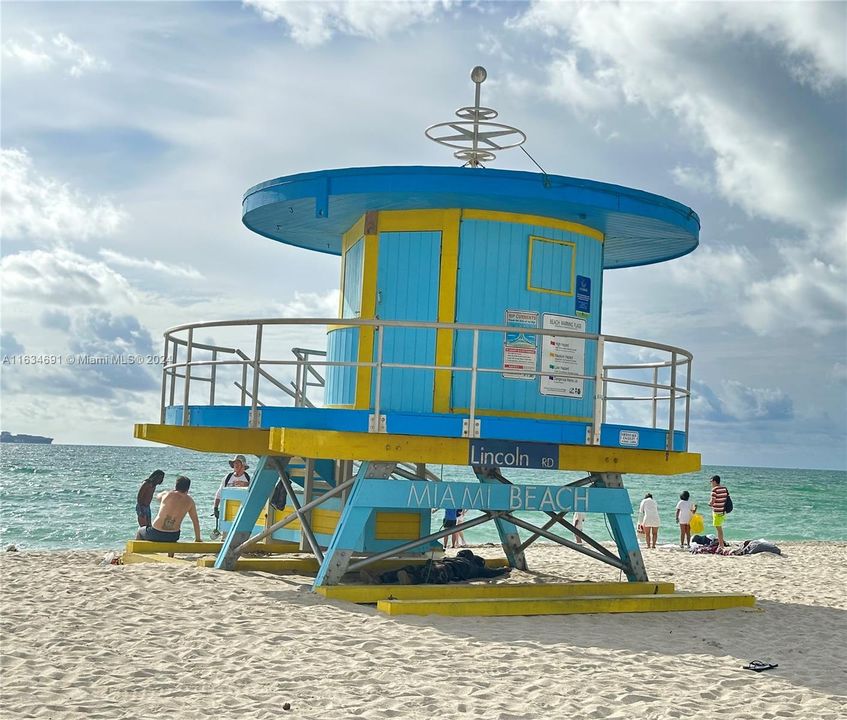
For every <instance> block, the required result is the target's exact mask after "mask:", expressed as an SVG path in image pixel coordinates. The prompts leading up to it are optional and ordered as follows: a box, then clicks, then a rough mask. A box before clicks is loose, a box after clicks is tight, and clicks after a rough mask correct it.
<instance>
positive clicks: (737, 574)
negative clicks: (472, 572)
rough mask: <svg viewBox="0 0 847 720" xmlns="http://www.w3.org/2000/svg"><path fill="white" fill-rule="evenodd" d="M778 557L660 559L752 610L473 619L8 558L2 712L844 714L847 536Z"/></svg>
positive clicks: (673, 573) (218, 719) (681, 577)
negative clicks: (398, 613)
mask: <svg viewBox="0 0 847 720" xmlns="http://www.w3.org/2000/svg"><path fill="white" fill-rule="evenodd" d="M781 547H782V548H783V551H784V552H785V556H784V557H778V556H774V555H767V554H762V555H756V556H751V557H715V556H692V555H688V554H684V553H679V552H670V551H664V550H662V549H659V550H650V551H645V562H646V565H647V568H648V571H649V573H650V577H651V579H652V580H671V581H673V582H675V583H676V584H677V588H678V589H680V590H708V591H727V592H734V591H737V592H752V593H754V594H755V595H756V596H757V598H758V607H757V608H756V609H735V610H722V611H712V612H689V613H657V614H628V615H576V616H560V617H529V618H523V617H521V618H464V619H459V618H443V617H414V618H390V617H387V616H384V615H380V614H379V613H377V611H376V610H375V609H374V608H372V607H366V606H355V605H351V604H346V603H342V602H331V601H326V600H323V599H322V598H320V597H319V596H316V595H314V594H312V593H311V592H309V591H308V583H309V579H308V578H302V577H296V576H274V575H267V574H263V573H249V574H235V573H226V572H217V571H213V570H201V569H198V568H195V567H185V566H173V565H170V566H169V565H152V564H150V565H147V564H144V565H129V566H101V565H98V561H100V560H101V559H102V555H103V554H102V553H85V552H19V553H1V554H0V572H1V573H2V575H1V576H0V578H1V579H2V595H1V596H0V629H2V636H0V638H2V647H1V648H0V649H2V667H0V681H2V690H1V691H0V716H2V717H3V718H4V720H8V719H10V718H22V717H39V718H109V719H113V718H161V719H164V718H180V719H182V718H214V719H215V720H224V719H226V718H239V719H241V718H278V717H280V716H281V717H291V718H315V719H320V720H334V719H341V718H422V719H423V718H427V719H429V718H448V717H449V718H454V717H459V718H464V717H466V718H486V720H512V719H517V718H521V719H523V718H551V719H555V718H708V719H710V720H711V719H713V718H751V719H755V720H766V719H767V718H815V719H826V718H833V719H834V718H844V717H847V670H845V668H847V652H845V644H847V543H838V544H832V543H829V544H823V543H781ZM498 550H499V549H498V548H490V547H488V548H483V549H482V550H480V551H479V552H481V553H482V554H487V555H490V556H493V555H496V554H497V553H498ZM528 559H529V562H530V564H531V566H532V568H533V570H534V572H533V573H517V572H516V573H514V577H513V579H512V580H513V581H543V580H545V579H550V578H559V579H574V580H586V579H592V580H609V579H617V577H618V573H617V571H614V570H613V569H611V568H607V567H606V566H603V565H600V564H598V563H595V562H593V561H590V560H586V559H584V558H582V557H581V556H580V555H578V554H576V553H574V552H572V551H569V550H567V549H563V548H559V547H556V546H550V545H534V546H533V547H531V548H530V549H529V551H528ZM754 659H758V660H765V661H770V662H775V663H779V667H778V668H777V669H775V670H771V671H768V672H763V673H753V672H750V671H748V670H743V669H742V668H741V666H742V665H743V664H745V663H747V662H748V661H750V660H754ZM286 702H287V703H290V706H291V707H290V710H289V711H286V710H284V709H283V704H284V703H286Z"/></svg>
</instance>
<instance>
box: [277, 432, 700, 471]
mask: <svg viewBox="0 0 847 720" xmlns="http://www.w3.org/2000/svg"><path fill="white" fill-rule="evenodd" d="M469 442H470V441H469V440H468V439H467V438H447V437H429V436H426V435H393V434H388V433H358V432H336V431H328V430H303V429H299V428H271V435H270V450H271V452H272V453H277V454H282V455H302V456H303V457H316V458H337V459H339V460H373V461H396V462H419V463H429V464H444V465H467V464H468V455H469V453H468V450H469ZM559 469H560V470H585V471H589V472H616V473H642V474H646V475H679V474H681V473H689V472H697V471H698V470H699V469H700V455H699V454H698V453H683V452H675V453H668V452H664V451H662V450H639V449H630V448H611V447H599V446H597V445H560V446H559ZM505 470H506V471H507V472H508V469H505Z"/></svg>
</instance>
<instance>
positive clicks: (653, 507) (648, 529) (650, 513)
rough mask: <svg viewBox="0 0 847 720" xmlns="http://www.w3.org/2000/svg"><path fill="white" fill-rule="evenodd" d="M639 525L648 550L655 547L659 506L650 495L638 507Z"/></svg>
mask: <svg viewBox="0 0 847 720" xmlns="http://www.w3.org/2000/svg"><path fill="white" fill-rule="evenodd" d="M638 517H639V525H641V526H642V527H643V528H644V540H645V541H646V543H647V547H648V548H650V547H651V548H655V547H656V540H657V539H658V537H659V506H658V505H657V504H656V501H655V500H654V499H653V495H652V494H651V493H647V494H646V495H645V496H644V499H643V500H642V501H641V505H639V506H638Z"/></svg>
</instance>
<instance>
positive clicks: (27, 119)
mask: <svg viewBox="0 0 847 720" xmlns="http://www.w3.org/2000/svg"><path fill="white" fill-rule="evenodd" d="M0 20H2V38H1V39H2V96H1V97H0V101H2V106H0V132H2V138H1V140H2V143H1V144H2V163H0V169H2V214H0V234H1V235H2V260H0V262H2V281H0V282H1V283H2V284H0V293H2V294H0V313H1V314H0V323H1V324H2V348H0V352H1V353H2V355H3V364H2V365H0V372H1V373H2V375H0V379H2V386H0V388H1V389H2V396H1V397H0V401H2V402H1V404H0V412H1V413H2V427H3V429H4V430H9V431H12V432H18V433H20V432H27V433H38V434H45V435H50V436H53V437H55V438H56V442H58V443H90V444H134V443H136V442H137V441H134V440H133V439H132V429H133V424H134V423H136V422H156V421H158V414H159V409H158V408H159V393H160V390H159V388H160V374H159V373H160V370H159V368H158V367H157V366H156V365H155V364H153V362H151V363H149V364H147V363H146V361H142V362H140V363H139V364H135V365H132V366H128V365H117V364H115V365H102V366H93V367H79V366H75V367H71V366H68V365H67V364H66V363H65V364H62V365H59V364H55V365H50V364H37V365H26V366H24V365H22V364H20V361H19V360H20V358H22V357H24V356H36V357H38V356H42V359H43V356H47V357H51V356H59V357H64V356H67V355H68V354H92V355H111V354H115V355H129V354H132V355H137V356H139V357H142V358H146V357H147V356H155V355H156V354H158V353H161V349H162V342H163V340H162V337H163V332H164V330H165V329H166V328H168V327H171V326H174V325H178V324H182V323H186V322H194V321H201V320H212V319H227V318H229V319H236V318H257V317H296V316H300V317H335V316H336V314H337V308H338V293H337V288H338V284H339V281H338V277H339V259H338V258H337V257H334V256H327V255H320V254H317V253H310V252H307V251H305V250H301V249H298V248H292V247H288V246H284V245H281V244H279V243H275V242H273V241H271V240H268V239H266V238H262V237H260V236H258V235H255V234H253V233H251V232H250V231H248V230H247V229H246V228H245V227H244V226H243V225H242V224H241V197H242V194H243V193H244V191H245V190H246V189H247V188H249V187H251V186H253V185H255V184H257V183H259V182H262V181H264V180H268V179H271V178H275V177H279V176H283V175H289V174H292V173H297V172H303V171H309V170H319V169H326V168H333V167H350V166H363V165H389V164H392V165H393V164H396V165H455V164H458V163H457V161H456V160H455V159H454V158H453V157H452V155H451V154H450V152H449V151H447V150H446V149H444V148H442V147H440V146H438V145H436V144H434V143H432V142H430V141H428V140H427V139H426V138H425V137H424V134H423V131H424V129H425V128H426V127H427V126H429V125H432V124H434V123H437V122H444V121H446V120H449V119H451V117H452V116H453V115H452V114H453V112H454V111H455V109H456V108H458V107H460V106H462V105H469V104H472V100H473V86H472V84H471V82H470V80H469V73H470V70H471V68H473V67H474V66H475V65H483V66H485V67H486V68H487V70H488V80H487V81H486V82H485V84H484V85H483V104H485V105H488V106H492V107H494V108H496V109H497V110H498V111H499V113H500V119H501V120H502V121H503V122H506V123H509V124H512V125H516V126H518V127H520V128H521V129H522V130H523V131H525V132H526V133H527V136H528V140H527V143H526V145H525V148H526V149H527V151H528V152H529V153H531V154H532V156H533V157H534V158H535V159H536V160H537V161H538V162H539V163H540V164H541V165H542V166H543V167H544V169H545V170H546V171H547V172H549V173H554V174H558V175H565V176H571V177H578V178H590V179H592V180H598V181H603V182H609V183H614V184H619V185H624V186H628V187H634V188H638V189H641V190H645V191H649V192H653V193H657V194H659V195H663V196H666V197H669V198H672V199H674V200H676V201H678V202H681V203H683V204H685V205H688V206H690V207H692V208H693V209H694V210H696V211H697V213H698V214H699V216H700V219H701V223H702V231H701V236H700V247H699V248H698V249H697V250H696V251H695V252H693V253H692V254H690V255H688V256H686V257H684V258H681V259H677V260H674V261H670V262H666V263H661V264H657V265H652V266H648V267H640V268H632V269H625V270H613V271H608V272H607V273H606V274H605V280H604V285H605V286H604V293H603V312H604V315H603V332H604V333H606V334H611V335H624V336H627V337H633V338H642V339H646V340H653V341H656V342H661V343H665V344H670V345H675V346H678V347H682V348H685V349H687V350H689V351H690V352H692V353H693V354H694V366H693V378H694V382H693V390H694V398H693V401H692V410H691V434H690V449H691V450H692V451H695V452H700V453H701V454H702V458H703V463H704V464H707V465H741V466H769V467H797V468H834V469H842V470H843V469H847V282H845V281H846V280H847V277H845V275H847V273H845V267H847V141H846V140H847V138H845V135H846V134H847V133H845V125H847V4H845V3H843V2H839V3H835V2H826V3H814V2H798V3H772V2H771V3H738V2H735V3H726V4H722V3H705V2H703V3H700V2H698V3H679V4H677V3H659V4H650V3H551V4H548V3H542V2H530V3H518V2H495V3H486V2H473V3H463V2H451V1H448V0H443V1H437V2H424V1H421V2H413V3H406V2H344V1H336V2H273V1H271V0H247V1H246V2H243V3H237V2H212V3H199V2H198V3H175V2H174V3H172V2H167V3H162V2H139V3H129V2H114V3H111V2H96V3H94V2H91V3H71V2H67V3H65V2H60V3H38V2H26V3H16V2H3V3H2V5H0ZM492 166H493V167H497V168H504V169H515V170H527V171H535V170H536V168H535V166H534V165H533V164H532V163H531V162H530V160H529V159H528V158H527V156H526V155H525V154H524V153H522V152H520V151H519V150H511V151H508V152H504V153H501V154H500V155H499V156H498V158H497V160H496V161H495V162H494V163H493V164H492ZM152 360H155V357H152Z"/></svg>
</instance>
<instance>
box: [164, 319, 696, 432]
mask: <svg viewBox="0 0 847 720" xmlns="http://www.w3.org/2000/svg"><path fill="white" fill-rule="evenodd" d="M307 325H308V326H319V327H320V326H322V327H324V328H326V329H330V328H331V329H332V330H337V329H340V328H345V327H359V328H367V327H371V328H373V329H374V330H375V331H376V332H377V337H376V350H377V357H376V359H375V360H373V361H332V360H324V359H318V358H326V357H327V352H326V351H325V350H317V349H310V348H303V347H294V348H291V352H292V353H293V354H294V356H295V358H296V359H294V360H270V359H262V358H261V354H262V336H263V332H264V331H265V330H266V329H267V328H268V327H270V326H277V327H285V326H289V327H299V326H307ZM239 327H252V328H254V332H255V338H254V340H255V351H254V357H252V358H251V357H250V356H249V355H247V354H246V353H245V352H244V351H242V350H241V349H240V348H232V347H228V346H217V345H213V344H209V343H196V342H194V341H193V337H194V335H195V333H196V331H197V330H198V329H209V328H229V329H232V328H239ZM395 327H396V328H403V329H429V330H436V331H437V330H448V331H452V332H470V333H472V360H471V364H470V366H464V365H452V364H451V365H436V364H416V363H392V362H385V361H384V359H383V355H382V340H383V336H384V332H382V330H384V329H385V328H395ZM515 331H516V328H515V327H514V326H509V325H489V324H482V323H455V322H452V323H446V322H432V321H412V320H409V321H404V320H382V319H361V318H250V319H240V320H211V321H205V322H198V323H185V324H183V325H177V326H174V327H172V328H169V329H168V330H166V331H165V358H166V361H165V364H164V367H163V378H162V418H163V421H164V411H165V407H166V406H165V401H166V397H167V392H166V388H167V379H168V377H170V381H171V392H170V404H171V405H173V404H174V403H173V400H174V389H175V387H174V386H175V384H176V378H178V377H179V378H183V379H184V384H185V386H184V387H183V408H182V410H183V424H188V421H189V418H188V412H189V409H188V396H189V385H190V382H191V380H202V381H204V382H211V385H212V389H211V391H210V398H211V401H210V404H211V405H214V385H215V371H216V368H217V367H218V366H223V365H236V366H240V367H241V368H242V372H241V383H238V382H236V383H235V384H236V387H237V388H238V389H239V390H240V391H241V405H243V406H247V405H249V406H250V408H251V414H250V424H251V426H255V425H256V424H257V423H258V422H259V421H258V414H257V410H258V408H261V407H263V406H265V405H266V403H264V402H261V401H260V400H259V397H258V396H259V379H260V377H264V378H265V379H267V380H269V381H270V382H272V384H274V385H275V386H276V387H277V388H279V389H281V390H283V392H285V393H286V394H287V395H288V396H289V397H291V398H293V399H294V402H295V406H301V407H302V406H307V407H314V405H313V403H312V402H311V401H310V400H309V399H308V398H307V397H306V394H307V391H308V388H310V387H324V386H325V378H324V377H323V376H322V375H320V373H318V372H317V370H316V369H315V368H316V367H355V368H370V369H375V370H376V373H375V379H374V382H375V390H376V395H375V398H374V407H373V408H371V409H370V410H371V412H372V413H373V417H372V422H371V423H370V430H371V432H380V431H384V430H383V429H382V428H381V427H380V419H381V417H380V402H381V397H380V395H381V380H382V371H383V369H389V368H398V369H404V368H408V369H415V370H430V371H451V372H467V373H470V376H471V380H470V404H469V408H468V412H469V418H468V419H467V423H468V431H467V433H468V434H469V436H471V437H473V436H474V433H475V428H474V421H475V416H476V413H477V412H478V408H476V386H477V379H478V374H480V373H482V374H485V373H498V374H499V373H503V372H506V371H505V370H504V368H503V367H500V366H499V365H498V366H496V367H480V366H479V340H480V334H482V333H496V334H500V333H513V332H515ZM522 331H523V332H524V333H526V334H527V335H541V336H544V337H564V338H573V339H577V340H583V341H594V342H596V343H597V356H596V367H595V369H594V373H593V374H585V373H575V372H569V371H567V370H555V371H553V370H535V369H533V370H530V369H526V370H524V369H521V370H520V374H522V375H525V376H533V377H541V376H552V377H557V378H568V379H571V380H586V381H589V382H595V383H596V386H595V391H594V397H595V410H594V434H593V442H594V443H595V444H598V443H599V441H600V435H599V428H600V423H601V422H605V421H606V403H607V401H611V400H614V401H618V400H628V401H629V400H642V401H643V400H647V401H651V402H652V403H653V427H654V428H655V427H657V404H658V402H660V401H661V402H663V403H664V402H666V403H667V405H668V413H667V420H668V428H667V431H668V439H667V443H668V445H667V447H668V449H672V448H673V441H672V435H673V432H674V430H675V428H674V419H675V406H676V402H677V401H679V400H684V401H685V414H684V417H685V421H684V430H685V434H686V440H685V443H686V447H687V433H688V421H689V412H690V396H691V371H690V366H691V363H692V361H693V355H692V354H691V353H690V352H688V351H687V350H684V349H683V348H678V347H674V346H672V345H666V344H664V343H657V342H652V341H648V340H641V339H636V338H629V337H623V336H617V335H602V334H599V333H586V332H580V331H576V330H561V329H553V328H522ZM182 333H187V335H188V338H187V339H184V338H182V337H180V334H182ZM170 343H173V353H172V354H169V352H168V351H169V350H170V347H171V346H170ZM607 343H614V344H622V345H631V346H635V347H638V348H649V349H652V350H655V351H658V352H662V353H667V354H669V355H670V359H669V360H659V361H655V362H641V363H632V364H621V363H614V364H609V365H604V364H603V363H602V360H603V355H604V353H605V345H606V344H607ZM177 347H185V348H186V350H187V352H186V353H185V355H186V357H185V359H183V360H178V355H177ZM193 350H201V351H209V352H211V353H212V359H211V360H197V359H194V358H192V351H193ZM219 353H223V354H229V355H236V356H237V357H240V358H241V359H240V360H236V359H231V360H219V359H217V358H218V354H219ZM168 360H170V361H168ZM269 365H281V366H294V367H295V368H296V380H292V381H291V382H290V384H291V386H292V388H293V390H292V389H289V388H288V387H286V386H285V385H284V384H282V383H281V382H280V381H278V380H276V379H275V378H274V377H273V376H272V375H270V374H269V373H268V372H267V371H266V370H265V368H266V367H267V366H269ZM206 366H208V367H210V371H211V373H212V376H211V378H205V377H199V376H198V377H192V372H191V371H192V368H195V367H206ZM684 367H685V368H687V371H686V372H685V373H684V375H685V382H684V386H682V385H679V386H678V384H677V377H678V370H680V369H681V368H684ZM181 368H182V369H184V372H183V373H179V372H178V370H179V369H181ZM663 368H669V369H670V374H671V377H670V382H669V384H665V383H659V381H658V374H657V373H658V372H659V370H660V369H663ZM248 369H252V372H253V375H252V387H251V388H250V390H249V391H248V389H247V372H248ZM615 370H634V371H645V370H652V371H653V373H652V376H653V380H652V382H644V381H639V380H630V379H625V378H620V377H611V376H610V375H609V372H610V371H615ZM310 376H311V377H313V378H315V379H316V380H317V382H314V381H313V382H309V379H310ZM609 384H617V385H629V386H635V387H643V388H647V389H649V390H650V391H651V392H650V394H646V395H643V396H638V395H635V396H613V395H609V394H608V385H609ZM660 391H661V392H666V393H667V394H666V395H665V394H662V395H659V392H660ZM580 397H582V396H580Z"/></svg>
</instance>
